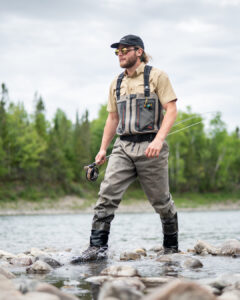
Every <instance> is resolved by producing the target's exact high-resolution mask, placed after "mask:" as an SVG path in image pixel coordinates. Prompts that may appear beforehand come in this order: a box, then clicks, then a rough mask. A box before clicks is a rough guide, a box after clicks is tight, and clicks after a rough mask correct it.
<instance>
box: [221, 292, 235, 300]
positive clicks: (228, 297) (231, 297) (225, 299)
mask: <svg viewBox="0 0 240 300" xmlns="http://www.w3.org/2000/svg"><path fill="white" fill-rule="evenodd" d="M239 299H240V291H237V290H235V291H229V292H226V293H223V294H222V295H221V296H220V297H218V300H239Z"/></svg>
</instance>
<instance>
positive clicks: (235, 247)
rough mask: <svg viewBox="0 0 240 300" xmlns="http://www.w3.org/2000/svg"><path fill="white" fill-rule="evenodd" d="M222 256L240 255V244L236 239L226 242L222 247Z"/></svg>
mask: <svg viewBox="0 0 240 300" xmlns="http://www.w3.org/2000/svg"><path fill="white" fill-rule="evenodd" d="M220 254H221V255H230V256H232V255H240V242H239V241H238V240H235V239H231V240H226V241H225V242H224V243H223V244H222V245H221V247H220Z"/></svg>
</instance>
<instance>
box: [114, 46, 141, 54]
mask: <svg viewBox="0 0 240 300" xmlns="http://www.w3.org/2000/svg"><path fill="white" fill-rule="evenodd" d="M133 50H138V48H136V47H135V48H131V49H128V48H122V49H116V50H115V54H116V55H117V56H118V55H119V52H121V53H122V54H123V55H125V54H128V52H130V51H133Z"/></svg>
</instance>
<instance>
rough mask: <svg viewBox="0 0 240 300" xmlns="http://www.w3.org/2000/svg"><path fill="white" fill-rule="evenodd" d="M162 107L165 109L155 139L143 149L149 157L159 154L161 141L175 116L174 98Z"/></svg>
mask: <svg viewBox="0 0 240 300" xmlns="http://www.w3.org/2000/svg"><path fill="white" fill-rule="evenodd" d="M163 108H164V109H165V110H166V113H165V115H164V118H163V121H162V125H161V127H160V129H159V131H158V133H157V135H156V137H155V139H154V140H153V141H152V142H151V143H150V144H149V145H148V147H147V149H146V151H145V155H146V156H147V157H149V158H150V157H158V156H159V153H160V151H161V149H162V145H163V142H164V140H165V138H166V137H167V135H168V132H169V131H170V129H171V128H172V126H173V124H174V122H175V120H176V117H177V105H176V101H175V100H174V101H170V102H168V103H166V104H165V105H163Z"/></svg>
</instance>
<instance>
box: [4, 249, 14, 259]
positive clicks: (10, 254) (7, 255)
mask: <svg viewBox="0 0 240 300" xmlns="http://www.w3.org/2000/svg"><path fill="white" fill-rule="evenodd" d="M15 257H16V255H14V254H12V253H9V252H6V251H3V250H0V258H4V259H6V260H9V259H12V258H15Z"/></svg>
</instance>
